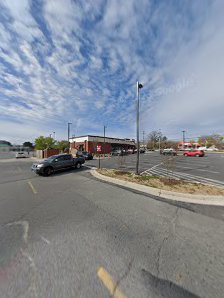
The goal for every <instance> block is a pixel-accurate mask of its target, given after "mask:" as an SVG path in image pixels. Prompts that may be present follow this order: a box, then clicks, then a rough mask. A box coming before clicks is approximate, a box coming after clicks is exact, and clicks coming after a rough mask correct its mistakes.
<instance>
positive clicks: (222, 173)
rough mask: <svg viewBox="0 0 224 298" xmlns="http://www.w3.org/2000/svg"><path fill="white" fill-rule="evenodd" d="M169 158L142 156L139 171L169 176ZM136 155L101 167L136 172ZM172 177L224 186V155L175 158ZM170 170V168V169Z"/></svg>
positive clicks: (108, 161)
mask: <svg viewBox="0 0 224 298" xmlns="http://www.w3.org/2000/svg"><path fill="white" fill-rule="evenodd" d="M167 158H169V157H167V156H166V157H164V156H163V155H160V154H159V152H149V153H145V154H140V164H139V170H140V172H141V173H145V174H154V175H164V176H165V175H167V166H166V165H164V164H166V160H167ZM86 164H87V165H88V166H92V167H93V166H95V167H98V160H92V161H88V162H87V163H86ZM135 165H136V154H132V155H128V156H123V157H120V156H119V157H117V156H113V157H111V158H109V159H102V160H101V167H104V168H121V169H124V170H129V171H135ZM171 167H172V175H173V177H175V178H182V179H185V180H191V181H198V182H202V183H203V182H204V183H209V184H213V185H221V186H224V153H206V155H205V157H184V156H183V155H179V156H177V157H175V158H174V161H173V164H172V165H171ZM168 169H169V168H168Z"/></svg>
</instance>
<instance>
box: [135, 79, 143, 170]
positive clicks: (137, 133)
mask: <svg viewBox="0 0 224 298" xmlns="http://www.w3.org/2000/svg"><path fill="white" fill-rule="evenodd" d="M141 88H143V85H142V84H140V83H139V82H138V81H137V109H136V112H137V115H136V136H137V157H136V175H138V174H139V101H140V92H139V89H141Z"/></svg>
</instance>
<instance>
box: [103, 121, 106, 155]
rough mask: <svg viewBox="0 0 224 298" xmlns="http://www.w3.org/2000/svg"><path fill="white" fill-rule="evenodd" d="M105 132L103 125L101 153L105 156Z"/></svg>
mask: <svg viewBox="0 0 224 298" xmlns="http://www.w3.org/2000/svg"><path fill="white" fill-rule="evenodd" d="M105 133H106V126H105V125H104V126H103V153H104V157H105Z"/></svg>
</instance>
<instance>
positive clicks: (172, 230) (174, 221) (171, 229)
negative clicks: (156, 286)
mask: <svg viewBox="0 0 224 298" xmlns="http://www.w3.org/2000/svg"><path fill="white" fill-rule="evenodd" d="M179 210H180V208H179V207H176V209H175V213H174V216H173V219H172V220H171V222H170V225H169V227H168V229H167V231H166V235H165V236H164V237H163V239H162V242H161V244H160V246H159V249H158V252H157V257H156V273H157V277H159V276H160V267H161V255H162V249H163V247H164V245H165V244H166V243H167V242H168V240H169V238H170V236H172V235H174V234H175V229H176V225H177V220H178V216H179Z"/></svg>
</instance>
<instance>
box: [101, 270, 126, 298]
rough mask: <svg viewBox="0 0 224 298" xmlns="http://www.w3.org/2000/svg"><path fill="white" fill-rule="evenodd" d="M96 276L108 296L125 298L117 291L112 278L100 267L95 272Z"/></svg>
mask: <svg viewBox="0 0 224 298" xmlns="http://www.w3.org/2000/svg"><path fill="white" fill-rule="evenodd" d="M97 276H98V277H99V279H100V280H101V281H102V283H103V284H104V285H105V287H106V288H107V289H108V291H109V293H110V295H111V296H112V297H114V298H125V297H126V296H125V295H124V294H123V293H122V292H121V291H120V290H119V289H118V287H117V285H116V283H115V282H114V281H113V278H112V277H111V276H110V274H109V273H108V272H107V271H106V270H105V269H104V268H103V267H100V268H99V269H98V270H97Z"/></svg>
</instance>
